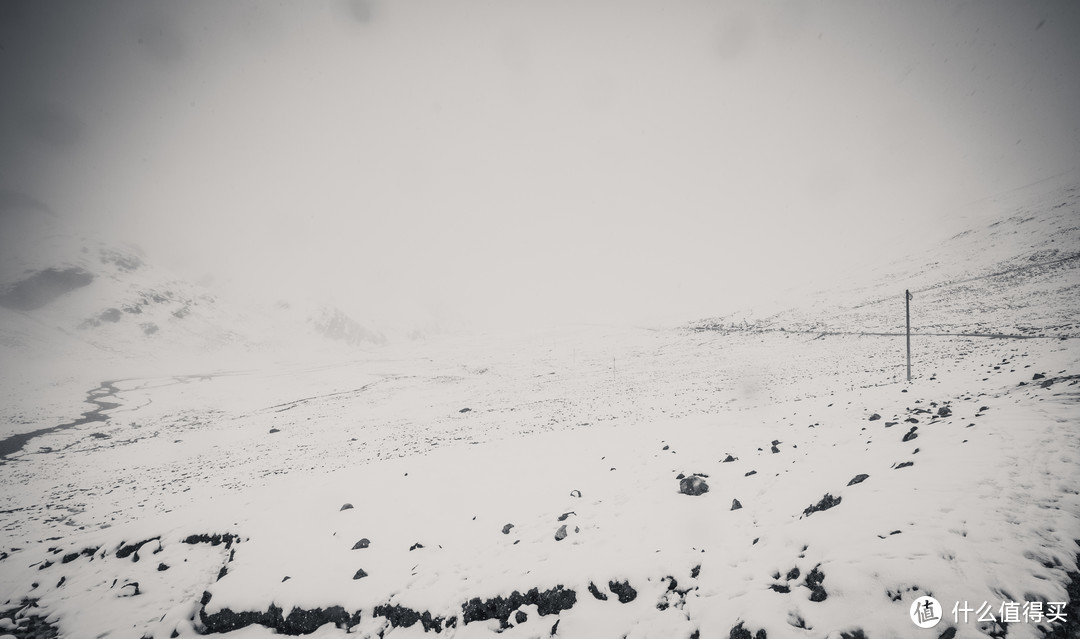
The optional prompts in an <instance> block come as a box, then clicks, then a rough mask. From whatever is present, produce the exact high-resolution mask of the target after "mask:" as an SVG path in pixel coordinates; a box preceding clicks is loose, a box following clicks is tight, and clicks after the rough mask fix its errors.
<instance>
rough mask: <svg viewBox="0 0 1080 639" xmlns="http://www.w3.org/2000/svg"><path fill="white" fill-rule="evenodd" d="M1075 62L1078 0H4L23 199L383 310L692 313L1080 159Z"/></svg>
mask: <svg viewBox="0 0 1080 639" xmlns="http://www.w3.org/2000/svg"><path fill="white" fill-rule="evenodd" d="M1078 79H1080V4H1077V3H1075V2H1060V3H1041V2H992V1H991V2H973V3H958V2H932V3H931V2H926V3H912V2H899V1H898V2H890V3H870V2H828V3H803V2H771V3H770V2H765V3H761V2H754V3H750V2H746V3H734V2H707V1H702V0H691V1H686V0H674V1H664V2H662V1H659V0H658V1H649V2H645V1H632V0H631V1H626V0H611V1H606V0H578V1H573V2H571V1H560V0H544V1H521V0H507V1H495V0H491V1H483V2H480V1H458V0H401V1H395V2H390V1H385V0H384V1H379V0H340V1H335V2H288V3H271V2H242V1H232V2H218V1H206V2H179V1H177V2H169V3H160V2H143V1H132V2H112V1H110V2H76V1H74V0H73V1H70V2H49V1H44V2H43V1H41V0H35V1H33V2H21V1H12V0H3V1H0V189H2V190H6V191H9V192H14V193H19V194H23V195H25V196H28V197H32V198H35V199H37V200H40V201H41V202H43V203H45V204H46V205H47V206H48V207H49V208H50V209H52V210H53V211H55V212H56V213H57V214H58V215H60V216H62V217H64V218H67V219H70V220H73V221H75V222H76V223H77V224H80V225H84V226H87V227H93V228H96V229H100V230H101V231H102V232H103V233H104V234H106V235H108V236H109V237H113V238H116V239H118V240H125V241H131V242H135V243H137V244H138V245H139V246H141V247H142V248H143V249H144V250H145V251H146V253H147V256H148V258H149V259H150V260H151V261H154V262H156V263H158V264H161V265H163V266H166V267H168V268H172V269H174V270H176V271H177V272H179V273H181V274H184V275H186V276H188V277H190V278H192V279H199V278H204V277H205V276H208V275H209V276H212V277H213V283H214V286H218V287H227V288H232V289H236V288H243V289H245V290H248V291H250V292H252V293H253V294H257V295H265V296H267V297H269V298H277V297H280V298H289V297H290V296H299V295H301V293H297V292H296V291H303V293H302V295H305V296H314V297H335V298H337V300H338V303H339V304H341V305H342V306H343V307H344V308H346V309H347V310H349V311H350V312H352V313H354V314H355V315H356V316H358V317H360V318H364V317H373V318H381V319H382V320H383V321H386V320H387V319H388V318H401V317H408V316H416V317H419V316H423V315H425V314H429V313H438V314H440V316H442V317H455V318H459V319H463V320H468V321H476V322H481V323H486V324H504V323H517V322H521V321H523V319H525V318H529V319H542V320H552V319H554V320H563V321H602V322H655V321H674V320H690V319H694V318H697V317H701V316H707V315H719V314H723V313H727V312H730V311H733V310H737V309H740V308H744V307H746V306H752V305H754V304H761V303H762V302H763V301H765V300H769V299H775V298H776V297H777V296H780V295H782V293H783V291H784V290H786V289H788V288H790V287H792V286H801V285H804V284H807V283H811V284H812V285H814V286H815V287H817V288H821V287H823V286H827V285H828V283H829V282H830V281H832V280H833V279H834V278H836V277H838V274H842V273H844V272H845V270H846V271H847V272H853V271H858V270H859V269H860V265H862V264H866V263H867V262H868V261H876V260H883V259H886V258H889V257H895V256H899V255H902V254H904V253H906V252H908V251H909V249H912V248H919V247H921V246H923V245H924V244H925V243H927V242H929V241H931V240H936V239H940V237H941V236H942V235H945V234H947V233H950V232H955V231H957V230H961V228H959V227H962V226H963V225H965V224H968V225H970V223H971V222H972V220H971V218H970V215H971V213H970V211H967V210H965V209H964V206H963V205H964V204H966V203H968V202H971V201H974V200H979V199H981V198H984V197H985V196H987V195H992V194H994V193H998V192H1002V191H1006V190H1008V189H1011V188H1015V187H1018V186H1021V185H1023V184H1027V183H1030V182H1034V181H1036V180H1039V179H1042V178H1045V177H1049V176H1051V175H1056V174H1060V173H1062V172H1065V171H1071V170H1075V169H1076V168H1077V166H1080V80H1078ZM960 212H964V215H966V216H968V217H963V218H962V217H960ZM204 281H207V282H209V281H210V280H209V279H205V280H204Z"/></svg>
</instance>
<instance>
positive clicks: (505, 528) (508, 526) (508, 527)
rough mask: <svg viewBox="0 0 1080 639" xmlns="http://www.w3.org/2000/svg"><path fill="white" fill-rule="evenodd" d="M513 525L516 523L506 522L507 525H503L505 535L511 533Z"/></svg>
mask: <svg viewBox="0 0 1080 639" xmlns="http://www.w3.org/2000/svg"><path fill="white" fill-rule="evenodd" d="M513 527H514V524H506V525H505V526H503V527H502V531H503V534H504V535H509V534H510V529H511V528H513Z"/></svg>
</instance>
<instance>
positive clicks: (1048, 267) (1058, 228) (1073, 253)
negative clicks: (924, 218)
mask: <svg viewBox="0 0 1080 639" xmlns="http://www.w3.org/2000/svg"><path fill="white" fill-rule="evenodd" d="M1065 178H1071V179H1065ZM978 205H979V207H981V208H988V209H991V210H998V211H1001V214H1000V216H999V217H998V218H997V219H993V221H991V222H989V223H984V224H983V225H981V226H978V227H975V228H971V229H967V230H964V231H962V232H960V233H957V234H956V235H954V236H953V237H951V238H949V239H948V240H946V241H945V242H942V243H941V244H940V245H938V246H936V247H934V248H932V249H930V250H928V251H925V252H923V253H920V254H916V255H912V256H910V257H909V258H907V259H905V260H903V261H901V262H898V263H892V264H887V265H879V266H877V267H871V268H869V269H867V270H866V272H865V273H864V272H855V273H853V274H852V282H854V284H852V283H845V282H840V283H838V285H837V286H836V287H835V288H834V289H833V290H826V291H819V292H817V293H815V294H813V295H812V296H808V297H807V299H804V300H800V302H801V303H800V305H799V306H798V307H797V308H796V309H792V310H788V311H785V312H781V313H778V314H775V315H772V316H768V317H765V318H761V317H759V318H757V321H756V322H755V324H756V325H758V326H761V327H769V328H772V329H774V330H775V329H779V328H781V327H783V328H785V329H786V330H805V331H818V332H826V331H830V332H897V331H903V330H904V299H903V295H904V291H905V290H911V292H912V294H913V295H914V299H913V300H912V329H913V332H915V333H995V334H1017V335H1055V336H1076V335H1078V334H1080V323H1078V321H1077V317H1076V305H1075V300H1076V299H1077V297H1078V296H1080V182H1077V181H1076V178H1075V175H1071V174H1070V176H1064V177H1063V178H1061V179H1057V180H1053V181H1048V182H1046V183H1040V184H1037V185H1033V186H1030V187H1027V188H1025V189H1021V190H1019V191H1017V192H1014V193H1010V194H1006V195H1004V196H1001V197H999V198H992V199H989V200H987V201H984V202H981V203H979V204H978ZM980 217H983V218H985V215H983V216H980ZM744 319H745V316H740V317H739V319H738V320H734V319H733V318H716V319H713V320H705V321H702V322H697V323H695V326H712V327H717V328H719V327H724V326H730V325H732V324H733V323H738V322H741V321H743V320H744Z"/></svg>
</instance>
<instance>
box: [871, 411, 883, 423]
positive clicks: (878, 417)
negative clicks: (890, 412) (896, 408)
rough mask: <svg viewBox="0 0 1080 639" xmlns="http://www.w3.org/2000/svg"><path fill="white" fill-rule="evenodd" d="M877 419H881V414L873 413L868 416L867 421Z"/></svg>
mask: <svg viewBox="0 0 1080 639" xmlns="http://www.w3.org/2000/svg"><path fill="white" fill-rule="evenodd" d="M879 419H881V415H878V414H877V413H874V414H873V415H871V416H870V420H869V421H872V422H876V421H877V420H879Z"/></svg>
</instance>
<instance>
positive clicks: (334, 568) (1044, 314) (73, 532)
mask: <svg viewBox="0 0 1080 639" xmlns="http://www.w3.org/2000/svg"><path fill="white" fill-rule="evenodd" d="M1060 202H1065V205H1064V206H1062V207H1058V206H1057V205H1058V204H1059V203H1060ZM1039 207H1041V208H1038V207H1037V208H1036V210H1034V211H1029V212H1027V213H1025V214H1024V215H1020V214H1018V213H1015V212H1014V214H1012V215H1011V216H1010V217H1007V218H1004V219H1003V221H1002V223H1001V224H999V225H997V226H993V227H989V228H987V229H975V230H974V231H973V233H972V235H971V236H964V237H961V238H954V240H951V241H950V242H951V243H946V244H944V245H943V248H942V251H941V253H940V256H939V257H940V259H939V263H938V264H935V265H934V267H933V268H925V269H915V272H914V273H908V274H905V273H900V272H899V271H897V272H895V273H893V274H892V275H891V276H888V277H886V276H882V277H880V278H879V279H878V280H877V281H878V284H877V285H876V286H874V285H870V284H867V285H860V286H856V287H852V288H851V290H850V291H847V292H845V293H843V295H842V297H841V298H840V299H837V297H836V296H835V295H834V296H833V298H832V299H829V300H828V304H821V305H817V306H815V305H808V306H804V307H799V308H795V309H793V310H791V311H788V312H786V313H781V314H778V315H775V316H769V317H767V318H764V319H754V318H750V319H749V320H748V319H746V318H745V317H742V318H741V319H737V320H736V319H732V317H728V318H727V319H724V318H721V319H716V320H707V321H701V322H696V323H694V324H692V325H688V326H687V327H682V328H664V329H637V328H618V329H616V328H608V327H599V326H573V327H563V328H559V329H552V330H550V331H544V332H539V331H538V332H532V333H525V334H520V333H519V334H509V333H507V334H499V333H489V334H482V335H459V336H444V337H440V338H431V339H428V340H423V341H415V342H403V343H392V344H389V345H383V346H371V347H370V348H368V349H366V350H348V351H340V352H338V353H337V354H336V355H334V356H325V354H323V355H319V356H315V355H310V356H303V357H301V356H297V355H296V354H295V353H293V354H291V357H290V358H288V359H287V360H280V361H276V360H274V359H273V358H268V357H265V356H262V357H261V359H258V358H256V359H252V358H250V357H249V358H247V359H245V358H239V357H238V358H236V359H232V360H229V359H222V358H217V359H213V360H211V359H206V360H205V366H204V368H201V369H200V368H199V366H200V360H199V359H198V358H189V359H188V360H186V361H185V362H184V364H183V366H177V367H176V369H174V370H171V371H162V370H151V369H153V368H154V367H152V366H147V365H145V364H140V363H139V362H138V361H133V360H130V359H124V360H120V361H113V360H101V359H98V360H93V359H90V360H87V364H86V366H84V367H82V368H80V367H79V366H78V365H76V364H73V365H72V371H65V372H64V373H63V374H62V375H61V374H58V375H57V377H56V379H55V380H53V383H54V384H55V385H54V386H51V387H50V386H48V382H46V381H44V380H48V379H49V371H48V369H47V367H40V368H38V369H35V370H34V372H33V374H28V375H27V376H25V379H24V380H23V381H19V376H18V375H14V374H11V368H7V369H6V373H7V375H6V378H7V379H9V381H8V382H6V383H5V393H6V395H7V396H8V397H11V398H14V397H16V396H17V395H19V396H23V395H20V393H19V391H18V389H19V388H20V386H19V385H20V384H22V387H25V389H26V391H27V393H28V394H27V395H25V396H23V397H24V399H22V400H20V401H15V400H14V399H12V401H11V402H5V404H4V406H3V415H2V416H3V419H4V421H5V422H6V423H7V429H8V433H27V432H31V431H34V430H37V429H40V428H46V427H50V426H55V425H58V424H61V423H65V422H71V421H73V420H74V419H75V418H77V417H78V414H79V413H80V412H81V411H84V410H87V411H90V410H93V409H94V408H96V407H99V406H101V404H100V403H99V404H94V405H90V404H84V405H82V407H75V406H76V405H77V403H78V402H79V401H81V400H83V399H86V398H87V394H91V395H92V399H95V400H97V401H98V402H109V404H107V407H108V406H111V405H112V404H116V406H115V407H112V408H108V410H105V411H103V415H102V417H104V416H106V415H107V417H108V419H107V420H102V421H87V422H86V423H84V424H79V425H75V426H71V427H69V428H64V429H58V430H55V431H52V432H48V433H43V434H40V435H39V436H36V437H34V438H32V439H29V440H28V441H26V442H23V443H22V445H21V447H18V448H17V449H15V450H12V451H11V452H10V453H9V454H8V455H7V456H6V458H5V459H4V460H3V463H2V465H0V486H2V488H0V527H2V531H0V548H2V550H3V551H4V552H3V553H2V554H0V557H2V558H0V588H2V590H3V592H0V601H2V600H6V603H5V604H4V605H3V611H2V612H0V633H3V632H10V633H13V634H14V635H15V636H19V637H33V636H52V635H50V634H48V633H50V632H58V633H59V636H61V637H67V638H71V639H77V638H78V639H81V638H88V639H97V638H102V637H116V638H120V637H132V638H135V639H139V638H140V637H155V638H159V637H160V638H165V637H192V636H195V635H198V634H200V633H207V632H225V633H228V634H227V636H229V637H234V638H256V637H269V636H272V635H275V634H277V633H284V634H298V633H302V632H303V633H306V632H313V633H314V634H313V635H312V636H315V637H340V636H346V635H350V636H360V637H381V636H388V637H401V638H407V637H420V636H433V635H432V633H438V634H439V635H440V636H447V637H461V638H465V637H480V636H489V635H492V634H494V633H501V634H503V635H504V636H507V637H548V636H558V637H589V638H593V637H695V636H696V637H734V638H742V637H765V636H768V637H832V638H840V637H852V638H854V637H860V636H861V637H869V638H871V639H880V638H886V637H920V636H925V637H935V638H937V637H959V638H964V637H969V638H973V637H985V636H1006V635H1007V636H1008V637H1010V638H1015V637H1040V636H1044V635H1045V634H1046V633H1048V632H1056V633H1059V634H1058V635H1057V636H1067V634H1066V633H1068V632H1074V631H1075V629H1076V628H1077V626H1076V625H1075V624H1076V622H1077V621H1080V619H1078V617H1080V611H1078V610H1077V605H1078V603H1080V602H1078V598H1080V593H1077V591H1076V588H1077V582H1078V580H1080V574H1078V572H1080V569H1078V567H1077V553H1078V551H1080V541H1078V540H1080V410H1078V406H1080V404H1078V400H1080V349H1078V348H1077V335H1078V332H1077V330H1076V327H1077V323H1076V322H1077V320H1076V310H1077V302H1076V300H1077V299H1078V298H1077V297H1076V295H1075V292H1076V290H1078V288H1077V287H1078V285H1080V277H1078V273H1080V269H1078V267H1077V262H1078V260H1075V259H1071V258H1069V255H1071V253H1069V251H1074V252H1075V249H1076V247H1077V246H1080V244H1078V243H1077V242H1076V239H1077V234H1078V232H1080V231H1078V230H1077V229H1078V226H1080V225H1078V224H1077V221H1078V214H1077V203H1076V198H1075V190H1068V189H1066V190H1062V191H1058V192H1056V193H1055V197H1050V198H1048V199H1047V200H1046V201H1045V202H1043V203H1042V204H1040V205H1039ZM1032 216H1034V217H1032ZM1025 225H1026V226H1025ZM1028 229H1034V230H1032V231H1031V232H1030V233H1028ZM1039 229H1041V231H1039ZM995 234H997V235H995ZM1006 236H1007V237H1009V238H1011V239H1009V242H1011V244H1008V245H1007V246H1005V247H1004V248H1001V250H1000V251H997V252H994V251H985V252H983V253H981V255H982V259H979V256H980V252H979V250H978V247H980V246H989V244H987V243H979V242H976V241H975V240H977V239H978V238H980V237H981V238H983V239H986V238H991V239H992V238H994V237H998V238H1002V237H1006ZM972 237H974V238H975V239H974V240H973V239H972ZM1051 240H1053V243H1051ZM1059 242H1060V243H1061V247H1060V249H1061V250H1060V251H1059V252H1058V253H1047V251H1048V250H1049V249H1048V248H1047V247H1048V245H1051V244H1057V243H1059ZM999 244H1000V243H999ZM950 255H951V256H953V257H954V258H955V259H952V258H950V257H949V256H950ZM1031 255H1040V256H1041V258H1040V259H1041V261H1040V260H1031V259H1029V258H1030V256H1031ZM1024 260H1027V261H1028V262H1027V263H1030V264H1035V265H1036V266H1034V267H1032V268H1027V269H1022V270H1009V269H1013V267H1015V266H1016V265H1017V264H1023V263H1025V262H1024ZM1052 260H1058V261H1057V262H1054V264H1053V265H1048V266H1044V265H1042V264H1043V262H1050V261H1052ZM1003 264H1004V265H1005V269H1003V268H1002V265H1003ZM976 277H977V278H980V279H977V280H972V279H971V278H976ZM920 278H921V279H920ZM915 282H919V283H915ZM973 282H977V283H978V285H977V286H975V285H974V284H973ZM938 283H940V284H942V285H941V286H937V287H935V286H934V285H935V284H938ZM948 283H955V284H956V285H951V284H949V285H947V284H948ZM960 284H964V285H963V286H961V285H960ZM905 288H911V289H913V290H919V289H920V288H921V291H920V292H918V293H917V295H916V298H915V300H914V301H913V320H914V322H915V325H916V326H917V327H923V329H922V333H921V334H916V337H915V339H914V340H913V346H912V350H913V364H914V370H913V374H914V378H913V379H912V381H911V382H907V381H906V380H905V369H904V337H903V336H898V335H896V334H893V333H896V332H898V331H901V330H902V328H903V299H902V295H903V290H904V289H905ZM946 293H947V294H946ZM995 294H996V295H998V296H999V299H1003V298H1008V299H1009V300H1011V301H1010V302H1009V304H1004V305H1003V304H992V303H990V302H989V301H987V300H986V299H985V296H986V295H995ZM935 295H940V297H934V296H935ZM890 296H891V297H890ZM946 299H947V300H948V303H947V304H946V303H945V302H944V301H943V300H946ZM1020 302H1022V303H1020ZM830 308H839V309H842V310H843V309H846V310H844V312H837V313H833V314H830V312H829V311H828V309H830ZM851 309H856V310H854V311H853V310H851ZM867 309H871V310H867ZM965 309H966V310H965ZM873 313H878V314H879V315H876V316H875V317H877V320H876V323H875V324H873V325H867V322H868V320H867V319H866V318H867V317H868V316H869V315H871V314H873ZM1010 313H1012V314H1010ZM946 319H947V321H946ZM1040 319H1041V320H1044V321H1042V322H1041V323H1040ZM928 326H929V327H930V328H927V327H928ZM1025 329H1030V330H1025ZM862 333H874V334H862ZM931 333H933V334H931ZM975 334H977V336H976V335H975ZM989 334H1002V335H1007V337H985V336H981V335H989ZM159 368H160V367H159ZM27 370H31V369H30V368H27ZM65 380H67V381H65ZM88 380H93V381H88ZM105 382H108V383H105ZM80 383H81V384H82V385H81V386H79V384H80ZM99 384H100V386H99ZM57 385H59V386H57ZM44 388H49V389H51V390H48V391H46V390H44ZM58 389H59V390H62V391H64V392H63V393H61V392H58ZM73 395H74V396H73ZM25 397H29V398H32V399H25ZM59 415H65V416H66V417H65V418H64V419H63V420H60V419H58V418H57V417H56V416H59ZM50 420H51V421H50ZM694 475H696V476H698V478H700V479H702V480H704V482H705V483H706V484H707V486H708V491H707V492H704V493H703V494H699V495H688V494H683V493H682V492H680V488H681V486H682V485H684V484H688V483H689V482H684V481H682V480H683V479H686V478H688V477H693V476H694ZM1070 588H1071V590H1070ZM924 595H930V596H933V597H935V598H936V599H937V600H938V601H939V602H940V603H941V604H942V607H943V610H942V611H941V613H942V614H941V616H942V617H943V618H942V620H941V621H940V623H939V624H938V625H937V626H936V627H934V628H933V629H930V630H924V629H920V628H918V627H916V625H915V624H914V623H913V622H912V620H911V618H910V616H909V610H910V607H911V605H912V604H913V602H915V600H916V599H917V598H919V597H920V596H924ZM965 602H966V605H965ZM1059 603H1060V604H1061V606H1060V607H1061V608H1063V610H1062V611H1061V612H1062V615H1063V616H1064V618H1065V620H1066V621H1067V622H1070V623H1072V624H1073V625H1072V626H1069V627H1066V626H1065V624H1064V623H1063V622H1062V621H1052V620H1051V619H1052V617H1053V616H1054V613H1055V611H1056V610H1057V608H1058V607H1059V606H1058V605H1057V604H1059ZM984 604H985V605H984ZM954 605H955V606H956V614H955V615H954V612H953V610H954ZM965 607H970V608H971V609H972V610H971V611H970V612H969V613H967V617H968V618H967V620H966V621H965V619H964V615H965V613H964V611H963V609H964V608H965ZM987 607H988V608H989V610H990V614H992V615H993V617H994V618H996V619H999V621H998V622H996V623H994V622H988V621H979V619H978V618H979V617H983V618H986V615H987V612H986V608H987ZM1040 611H1041V612H1040ZM1037 612H1039V613H1040V614H1039V615H1037V614H1036V613H1037ZM1014 615H1015V617H1014ZM1003 617H1004V619H1002V618H1003ZM1017 619H1018V620H1017Z"/></svg>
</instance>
